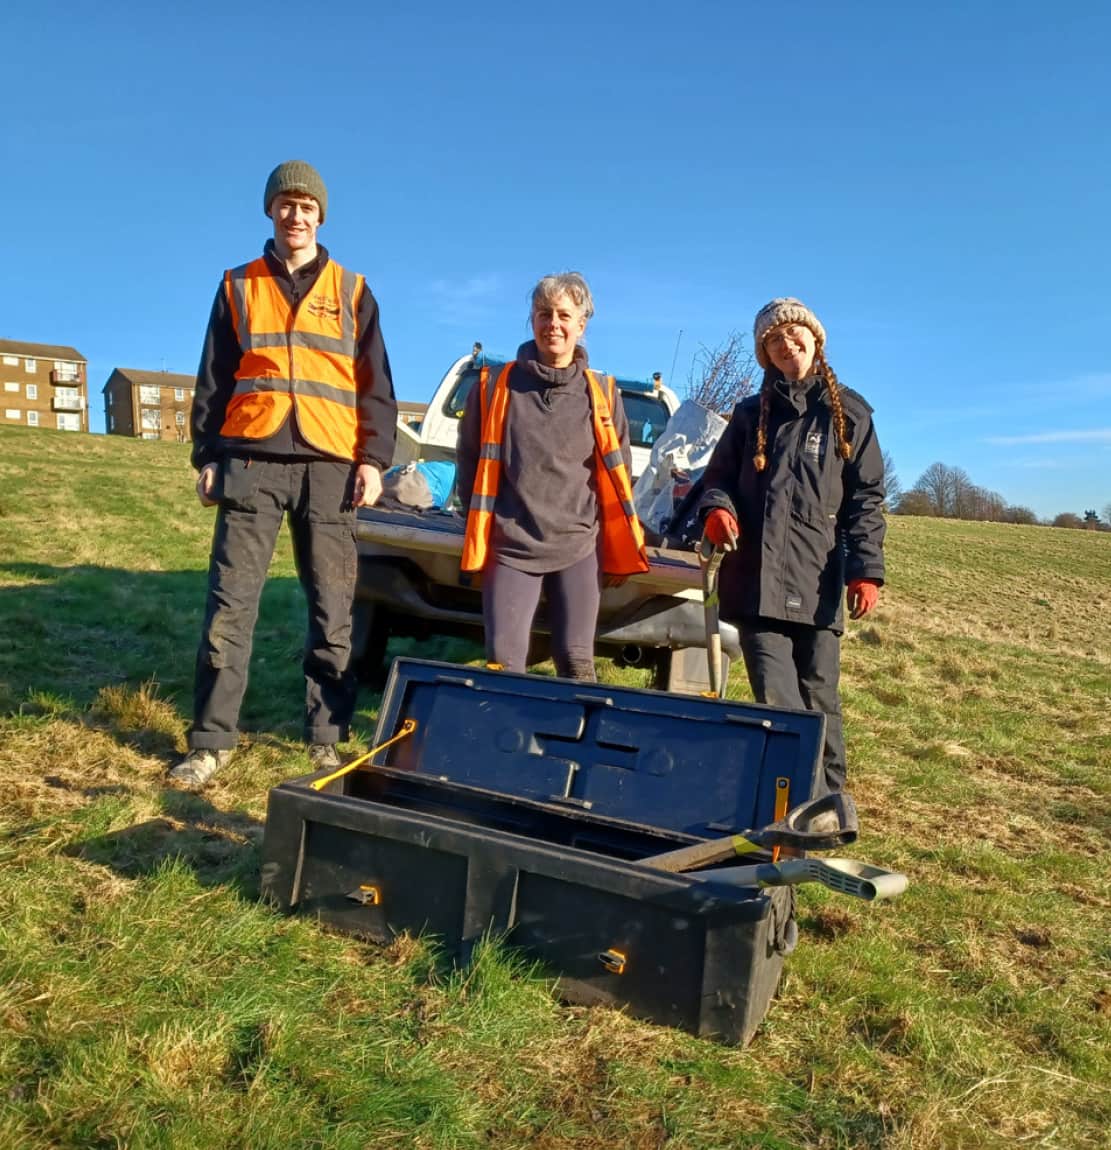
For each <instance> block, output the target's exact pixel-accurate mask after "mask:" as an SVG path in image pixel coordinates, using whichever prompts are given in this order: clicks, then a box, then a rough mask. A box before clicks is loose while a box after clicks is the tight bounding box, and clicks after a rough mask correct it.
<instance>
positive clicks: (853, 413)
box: [700, 378, 885, 632]
mask: <svg viewBox="0 0 1111 1150" xmlns="http://www.w3.org/2000/svg"><path fill="white" fill-rule="evenodd" d="M768 386H770V388H771V402H770V409H769V413H768V427H767V446H766V448H765V454H766V456H767V466H766V467H765V468H764V470H763V471H762V472H758V471H757V470H756V467H755V465H754V464H753V455H754V454H755V444H756V429H757V426H758V423H759V419H760V397H759V395H754V396H750V397H749V398H747V399H744V400H742V401H741V402H740V403H739V404H737V406H736V408H735V409H734V411H733V415H732V418H731V419H730V420H729V425H728V426H727V427H726V429H725V432H724V434H723V435H722V437H721V439H720V440H719V442H718V445H717V447H716V448H715V450H714V454H713V457H712V458H711V460H710V463H709V466H708V467H707V468H706V472H705V475H704V482H705V493H704V494H703V497H702V504H701V509H700V510H701V514H702V515H703V517H705V516H706V514H708V513H709V512H710V511H711V510H713V509H714V508H715V507H722V508H726V509H727V510H729V511H732V512H733V514H734V515H735V516H736V517H737V522H738V524H739V526H740V530H741V542H740V546H739V548H738V550H737V551H736V552H734V553H731V554H728V555H726V557H725V559H724V561H723V562H722V565H721V574H720V581H719V590H720V596H721V615H722V618H724V619H731V620H741V619H754V618H758V617H762V618H767V619H780V620H786V621H788V622H797V623H807V624H810V625H812V626H815V627H821V628H828V629H830V630H833V631H838V632H840V631H841V630H843V628H844V620H843V614H842V600H843V599H844V587H845V583H846V582H847V581H848V580H850V579H874V580H875V581H876V582H877V583H882V582H883V577H884V571H883V537H884V531H885V522H884V517H883V510H882V505H883V500H884V487H883V453H882V452H881V451H880V445H879V441H878V440H877V439H876V433H875V429H874V428H873V426H872V409H871V408H870V407H869V406H868V404H867V403H866V402H865V401H864V399H863V398H862V397H861V396H859V395H858V394H857V393H856V392H855V391H851V390H850V389H849V388H846V387H842V388H841V396H842V406H843V408H844V412H845V423H846V428H845V430H846V434H847V437H848V439H849V442H850V443H851V444H852V454H851V456H850V458H849V459H847V460H845V459H842V458H841V456H840V455H839V454H838V451H837V437H836V433H835V432H834V429H833V412H832V409H831V407H830V402H829V393H828V391H827V389H826V387H825V384H824V383H823V381H822V380H821V379H811V380H806V381H803V383H802V384H801V385H800V384H795V385H793V386H792V385H790V384H789V383H787V381H785V380H783V379H782V378H777V379H775V380H774V382H773V381H771V380H769V383H768Z"/></svg>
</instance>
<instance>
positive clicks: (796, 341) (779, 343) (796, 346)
mask: <svg viewBox="0 0 1111 1150" xmlns="http://www.w3.org/2000/svg"><path fill="white" fill-rule="evenodd" d="M816 346H817V345H816V341H815V339H814V333H813V332H812V331H811V330H810V328H808V327H807V326H806V325H805V324H802V323H785V324H782V325H781V326H779V327H773V328H772V330H771V331H769V332H768V334H767V335H766V336H765V337H764V350H765V351H766V352H767V353H768V359H770V360H771V361H772V363H774V364H775V366H776V367H778V368H779V370H780V371H781V372H782V373H783V378H784V379H790V380H796V379H805V378H806V376H808V375H809V374H810V369H811V367H813V366H814V352H815V349H816Z"/></svg>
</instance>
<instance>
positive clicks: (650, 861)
mask: <svg viewBox="0 0 1111 1150" xmlns="http://www.w3.org/2000/svg"><path fill="white" fill-rule="evenodd" d="M859 831H860V823H859V821H858V819H857V815H856V804H855V803H854V802H853V800H852V796H851V795H848V794H846V793H845V792H844V791H834V792H832V793H831V794H828V795H819V796H818V798H816V799H808V800H807V801H806V802H805V803H799V805H798V806H797V807H794V808H792V809H791V810H789V811H788V812H787V814H786V815H784V817H783V818H781V819H779V820H778V821H777V822H774V823H769V824H768V825H767V826H766V827H764V828H763V829H762V830H753V831H742V832H741V833H740V834H736V835H727V836H726V837H725V838H720V839H710V840H709V841H708V842H702V843H694V844H693V845H691V846H689V847H680V848H679V849H678V850H673V851H667V852H666V853H664V854H658V855H652V856H650V857H649V858H646V859H641V860H640V861H641V862H642V863H643V864H644V865H645V866H650V867H654V868H655V869H656V870H666V871H671V872H672V874H678V873H679V872H680V871H687V870H693V869H694V868H695V867H699V866H709V865H711V864H712V863H720V862H725V861H726V860H727V859H732V858H735V857H736V856H737V855H743V854H750V853H751V852H752V851H759V850H767V849H769V848H771V847H791V848H792V849H794V850H800V851H804V850H811V851H822V850H826V851H829V850H834V849H836V848H837V847H843V846H848V845H849V844H850V843H854V842H856V836H857V834H858V833H859Z"/></svg>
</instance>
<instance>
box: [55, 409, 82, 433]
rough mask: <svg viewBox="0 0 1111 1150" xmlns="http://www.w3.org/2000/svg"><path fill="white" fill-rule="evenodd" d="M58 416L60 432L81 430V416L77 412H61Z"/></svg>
mask: <svg viewBox="0 0 1111 1150" xmlns="http://www.w3.org/2000/svg"><path fill="white" fill-rule="evenodd" d="M57 415H58V418H57V421H56V422H57V426H58V430H59V431H80V430H81V416H80V415H79V414H78V413H77V412H76V411H59V412H58V413H57Z"/></svg>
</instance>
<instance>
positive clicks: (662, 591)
mask: <svg viewBox="0 0 1111 1150" xmlns="http://www.w3.org/2000/svg"><path fill="white" fill-rule="evenodd" d="M463 531H464V520H463V518H462V517H461V516H459V515H456V514H455V513H454V512H450V511H440V510H432V511H400V510H393V509H387V508H380V507H361V508H359V514H358V519H357V525H356V529H355V534H356V539H357V540H358V542H359V543H360V544H361V545H364V546H374V545H376V544H377V545H386V546H389V547H397V548H403V549H405V550H410V551H427V552H433V553H435V554H437V555H453V556H459V555H461V554H462V553H463ZM648 563H649V569H648V570H647V571H645V572H643V573H642V574H639V575H631V576H630V577H629V580H628V582H630V583H635V584H637V585H638V588H639V589H640V591H641V592H642V593H652V594H658V595H673V596H676V597H678V598H684V599H686V598H698V599H700V598H701V587H702V577H701V573H700V570H699V565H698V557H697V556H696V555H695V554H694V552H693V551H673V550H670V549H667V548H663V547H649V548H648Z"/></svg>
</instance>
